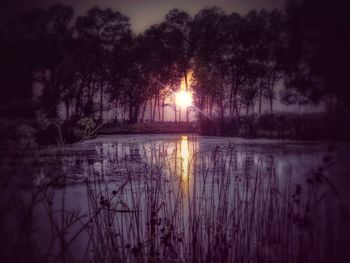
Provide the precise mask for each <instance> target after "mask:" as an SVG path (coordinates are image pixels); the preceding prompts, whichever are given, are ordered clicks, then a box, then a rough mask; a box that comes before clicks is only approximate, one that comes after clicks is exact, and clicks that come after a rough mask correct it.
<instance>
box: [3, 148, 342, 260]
mask: <svg viewBox="0 0 350 263" xmlns="http://www.w3.org/2000/svg"><path fill="white" fill-rule="evenodd" d="M184 147H189V146H188V144H186V143H185V144H183V143H177V144H176V145H175V148H174V150H173V152H172V153H171V154H169V153H166V152H164V151H163V150H162V147H156V146H154V147H151V148H150V150H149V152H147V153H146V151H141V153H140V152H137V153H136V154H134V155H129V156H125V155H122V156H118V157H111V158H112V159H111V160H110V165H111V166H113V167H117V168H118V169H121V168H122V170H120V171H122V172H120V173H119V174H117V175H115V176H117V177H118V180H116V181H113V184H111V182H110V181H108V180H107V178H108V176H110V174H109V173H114V172H113V171H114V170H113V169H111V170H105V171H104V173H102V174H101V173H99V172H97V171H96V170H94V169H93V165H92V164H90V165H89V161H88V160H87V159H84V158H83V164H82V166H83V167H85V168H87V169H85V172H86V180H85V183H84V184H83V185H82V187H84V189H85V190H86V200H84V201H86V209H85V210H84V209H82V208H79V207H78V208H72V207H71V206H70V204H69V202H71V199H70V198H69V197H68V196H67V193H66V188H67V187H69V184H68V180H69V178H70V173H71V169H72V166H73V165H72V164H70V165H68V168H67V169H66V170H65V172H63V173H57V174H55V173H53V174H52V175H51V176H50V179H46V180H41V181H39V182H38V184H37V186H36V187H35V188H34V190H33V191H32V192H31V193H30V194H29V195H28V196H26V197H22V198H21V197H20V196H19V195H17V194H13V195H10V196H11V198H10V199H8V195H6V194H5V193H4V192H3V193H2V194H1V195H2V196H1V200H2V201H5V200H7V201H6V202H2V203H3V204H2V205H1V210H0V211H1V212H0V215H2V216H1V217H0V219H2V220H3V221H0V224H1V228H0V230H1V231H2V234H3V235H4V236H3V237H8V238H9V241H8V242H6V241H5V239H3V238H0V241H1V244H0V245H1V249H2V253H1V254H2V255H1V257H2V259H3V260H4V261H2V262H24V261H25V262H77V261H78V262H298V263H299V262H331V261H332V262H342V260H344V258H343V256H344V253H345V252H342V251H340V246H338V240H337V237H338V234H339V231H340V226H341V222H340V217H339V216H338V212H339V211H338V209H337V208H336V206H335V204H336V203H337V202H338V201H339V196H338V195H339V194H338V192H337V191H336V188H335V187H334V186H333V185H332V183H331V182H330V181H329V180H328V178H327V177H326V175H325V171H326V170H327V169H328V167H329V166H330V165H331V159H330V158H329V157H326V158H325V159H324V160H323V162H322V163H321V165H320V167H319V168H318V169H317V171H316V172H315V173H314V174H310V176H309V177H308V178H305V183H303V184H295V182H294V181H293V178H292V173H291V172H290V173H289V174H283V175H279V174H276V170H275V163H274V160H273V158H272V157H261V158H260V159H256V158H254V156H249V155H247V156H246V157H245V158H241V157H242V156H240V153H239V152H237V150H236V149H235V148H234V147H233V146H232V145H228V146H227V147H226V148H224V149H221V148H219V147H217V148H215V149H214V150H213V151H212V152H210V153H200V152H196V151H195V149H189V148H188V149H187V150H186V151H188V154H187V155H183V154H181V152H183V151H184ZM145 158H147V162H144V161H143V160H144V159H145ZM101 169H102V168H101ZM6 188H7V189H8V188H9V187H6ZM58 190H59V191H60V194H59V195H58ZM6 198H7V199H6ZM36 211H41V214H40V215H41V216H40V217H39V218H38V213H37V212H36ZM330 211H332V213H331V212H330ZM11 218H13V219H14V218H17V220H15V221H16V222H19V224H18V225H17V226H15V227H14V229H11V230H10V229H9V228H7V227H5V226H8V225H9V221H10V223H11V220H12V219H11ZM44 218H46V221H45V222H46V223H45V225H46V226H44V224H43V223H42V222H44ZM10 225H11V224H10ZM40 227H42V228H44V229H45V231H46V232H45V238H46V239H47V240H48V241H47V242H46V243H45V244H43V240H38V232H39V231H40V230H39V229H40ZM11 235H12V236H11ZM77 247H79V249H77ZM19 252H21V253H19ZM343 262H345V261H343Z"/></svg>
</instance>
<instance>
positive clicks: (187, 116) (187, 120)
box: [184, 71, 189, 124]
mask: <svg viewBox="0 0 350 263" xmlns="http://www.w3.org/2000/svg"><path fill="white" fill-rule="evenodd" d="M184 74H185V85H186V92H188V83H187V72H186V71H185V72H184ZM186 122H187V124H188V123H189V113H188V107H186Z"/></svg>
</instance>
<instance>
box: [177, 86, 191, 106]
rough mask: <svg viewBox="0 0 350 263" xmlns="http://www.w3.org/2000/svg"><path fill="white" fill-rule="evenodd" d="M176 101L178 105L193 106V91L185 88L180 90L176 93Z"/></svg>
mask: <svg viewBox="0 0 350 263" xmlns="http://www.w3.org/2000/svg"><path fill="white" fill-rule="evenodd" d="M175 103H176V105H177V106H178V107H181V108H187V107H190V106H192V93H191V92H189V91H185V90H180V91H179V92H177V93H175Z"/></svg>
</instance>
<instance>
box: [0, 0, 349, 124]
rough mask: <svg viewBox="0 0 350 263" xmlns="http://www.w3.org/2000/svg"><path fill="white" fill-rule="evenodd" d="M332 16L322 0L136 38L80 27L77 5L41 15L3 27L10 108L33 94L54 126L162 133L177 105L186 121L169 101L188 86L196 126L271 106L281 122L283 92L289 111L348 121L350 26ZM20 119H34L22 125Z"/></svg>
mask: <svg viewBox="0 0 350 263" xmlns="http://www.w3.org/2000/svg"><path fill="white" fill-rule="evenodd" d="M316 6H317V8H314V7H316ZM331 8H332V10H333V11H332V12H331V11H329V9H328V4H327V1H325V0H322V1H321V2H320V1H316V0H312V1H304V0H303V1H297V0H291V1H288V4H287V5H286V8H285V9H284V10H283V11H280V10H272V11H266V10H260V11H256V10H253V11H251V12H249V13H248V14H246V15H240V14H237V13H231V14H227V13H225V12H224V11H223V10H222V9H220V8H217V7H213V8H206V9H203V10H201V11H199V12H198V13H197V14H196V15H195V16H194V17H191V16H189V15H188V14H187V13H185V12H183V11H179V10H176V9H175V10H171V11H169V13H168V14H167V15H166V17H165V20H164V21H163V22H161V23H160V24H156V25H153V26H151V27H150V28H149V29H147V30H146V31H145V32H143V33H141V34H138V35H136V34H134V33H133V32H132V31H131V29H130V23H129V18H128V17H126V16H125V15H123V14H121V13H120V12H118V11H114V10H111V9H105V10H102V9H100V8H98V7H95V8H92V9H90V10H89V11H87V13H86V14H84V15H82V16H79V17H77V18H76V19H75V18H74V12H73V10H72V8H70V7H69V6H62V5H56V6H53V7H51V8H49V9H46V10H43V9H37V10H34V11H32V12H30V13H28V14H26V15H23V16H22V17H20V18H18V19H14V20H11V21H6V22H2V24H1V26H0V38H1V41H0V42H1V45H2V46H1V48H0V50H1V52H2V54H1V57H2V60H1V63H2V68H3V70H2V71H1V78H0V84H1V86H2V89H3V91H2V94H3V95H4V96H1V102H2V103H3V104H8V103H13V102H12V101H16V100H31V99H32V86H33V84H34V86H35V87H37V88H36V91H35V92H34V93H35V94H36V97H37V98H36V100H35V102H34V103H33V104H34V105H35V107H34V108H33V109H32V113H33V112H34V111H36V112H37V111H38V110H39V111H40V112H41V115H40V116H41V117H42V118H44V119H46V118H48V119H50V120H53V121H56V122H57V118H59V115H60V114H59V113H63V112H64V114H65V119H66V120H67V121H69V122H70V123H72V121H71V120H75V121H74V125H77V121H78V120H79V119H83V118H86V117H88V118H93V119H94V120H95V121H96V122H97V123H98V124H100V123H102V122H103V120H104V119H106V118H107V117H106V115H107V113H108V114H109V116H110V115H111V114H113V115H114V117H113V119H114V121H115V122H128V123H130V124H133V123H136V122H143V121H145V120H146V119H148V120H149V121H150V122H155V121H159V122H162V121H164V109H165V108H166V107H168V106H173V109H174V115H175V116H174V119H175V121H177V120H180V116H177V114H178V109H176V105H169V98H170V97H171V95H172V92H174V91H177V90H178V89H179V85H180V82H181V80H182V79H185V86H186V89H191V90H192V91H193V92H194V106H195V108H196V111H197V115H198V116H197V117H198V119H199V121H202V120H203V119H208V118H209V119H216V118H219V119H225V118H227V119H232V118H236V119H239V118H240V117H241V116H242V115H249V114H252V113H257V114H261V113H264V110H263V109H262V105H263V104H264V103H265V104H266V103H267V104H268V105H269V106H268V112H269V113H273V101H274V100H275V99H276V98H277V95H278V93H277V92H276V90H275V89H276V83H277V82H278V81H283V82H284V84H285V89H284V90H283V91H282V93H281V99H282V100H283V101H284V102H286V103H298V104H301V103H317V102H319V101H323V102H324V103H326V104H327V105H328V108H329V109H330V111H331V112H336V113H337V114H338V115H339V114H345V116H348V115H347V114H348V113H349V103H348V102H349V101H350V98H349V92H348V89H347V88H346V87H347V79H346V76H347V74H346V70H347V69H348V68H349V67H348V65H347V64H348V63H349V61H350V59H349V50H348V48H347V47H348V46H349V43H348V41H349V39H348V38H346V37H345V34H344V32H348V31H349V30H348V29H349V28H348V27H349V25H350V23H347V21H348V16H347V14H346V13H345V11H344V10H346V8H345V7H344V6H343V2H342V1H337V3H334V4H332V7H331ZM342 32H343V33H342ZM191 76H192V78H193V79H192V80H191V81H190V80H189V79H188V78H190V77H191ZM5 94H6V96H5ZM170 104H171V103H170ZM255 106H256V107H257V108H258V111H257V112H254V108H255ZM3 110H4V109H3ZM2 112H3V113H1V114H2V115H7V113H6V112H7V111H2ZM22 114H25V115H26V116H28V115H30V112H25V113H24V112H23V110H21V111H20V112H17V114H16V117H22ZM61 115H62V114H61ZM146 115H147V116H146ZM7 116H8V117H10V116H12V115H7ZM61 118H62V116H61ZM186 119H187V120H188V111H187V114H186ZM39 122H41V120H39Z"/></svg>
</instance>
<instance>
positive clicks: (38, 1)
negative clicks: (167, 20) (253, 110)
mask: <svg viewBox="0 0 350 263" xmlns="http://www.w3.org/2000/svg"><path fill="white" fill-rule="evenodd" d="M285 1H286V0H0V17H3V18H5V17H6V18H8V17H11V16H15V15H18V14H21V13H23V12H26V11H28V10H30V9H33V8H35V7H43V8H46V7H49V6H51V5H53V4H57V3H60V4H64V5H70V6H72V7H73V8H74V10H75V13H76V14H77V15H83V14H84V13H85V12H86V11H87V10H88V9H90V8H92V7H94V6H99V7H101V8H108V7H110V8H112V9H114V10H118V11H120V12H121V13H123V14H124V15H127V16H128V17H129V18H130V22H131V27H132V29H133V30H134V32H136V33H140V32H142V31H144V30H145V29H147V28H148V27H149V26H150V25H152V24H157V23H160V22H161V21H162V20H163V19H164V17H165V15H166V13H167V12H168V11H169V10H171V9H173V8H177V9H180V10H184V11H186V12H188V13H189V14H190V15H195V14H196V13H197V12H198V11H199V10H201V9H203V8H205V7H212V6H218V7H222V8H223V9H224V10H225V11H226V12H228V13H231V12H237V13H240V14H245V13H247V12H249V11H250V10H252V9H262V8H265V9H274V8H278V9H281V8H283V6H284V3H285Z"/></svg>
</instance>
